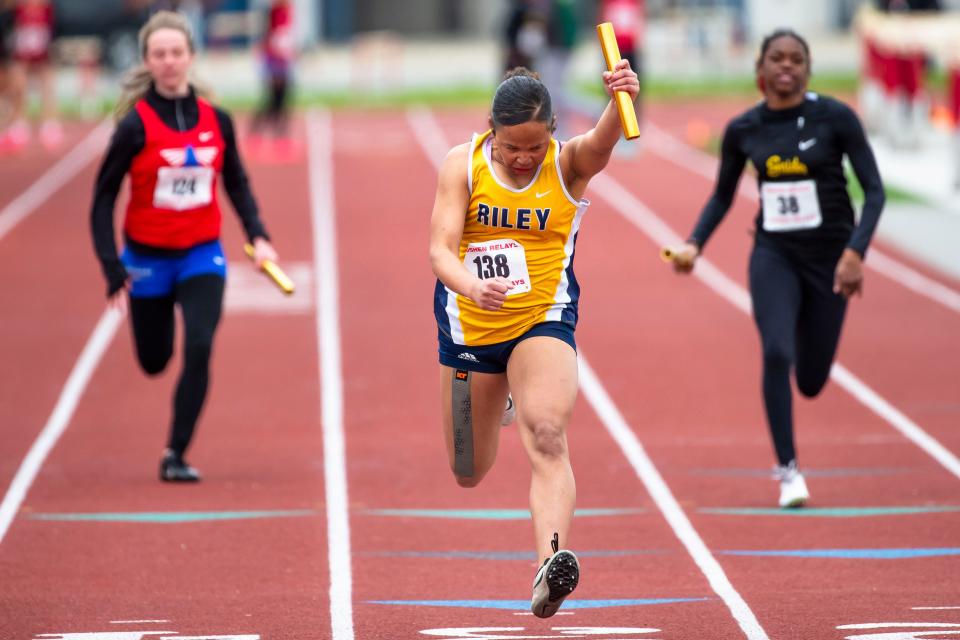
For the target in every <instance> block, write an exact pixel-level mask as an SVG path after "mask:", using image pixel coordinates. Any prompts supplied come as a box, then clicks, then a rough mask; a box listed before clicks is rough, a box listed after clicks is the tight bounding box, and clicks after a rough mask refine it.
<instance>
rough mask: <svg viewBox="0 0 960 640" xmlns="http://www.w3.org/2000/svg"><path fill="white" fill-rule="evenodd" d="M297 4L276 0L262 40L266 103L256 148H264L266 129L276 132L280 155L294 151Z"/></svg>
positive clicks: (256, 122) (256, 125)
mask: <svg viewBox="0 0 960 640" xmlns="http://www.w3.org/2000/svg"><path fill="white" fill-rule="evenodd" d="M296 52H297V46H296V36H295V34H294V31H293V7H292V6H291V4H290V0H272V2H271V3H270V9H269V13H268V15H267V21H266V29H265V30H264V34H263V40H262V43H261V55H262V57H263V76H264V95H263V105H262V106H261V107H260V110H259V111H257V113H256V114H255V115H254V117H253V125H252V128H251V132H250V144H251V146H252V147H254V148H256V147H260V146H261V144H262V143H263V142H264V140H263V139H262V138H261V135H262V134H263V132H264V130H265V129H269V131H270V133H271V134H273V143H274V148H273V151H274V152H275V153H277V154H279V155H280V156H286V155H289V154H290V153H291V152H292V151H293V146H292V140H291V139H290V137H289V113H288V112H289V102H290V75H291V70H292V67H293V62H294V59H295V58H296Z"/></svg>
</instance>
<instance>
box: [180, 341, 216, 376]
mask: <svg viewBox="0 0 960 640" xmlns="http://www.w3.org/2000/svg"><path fill="white" fill-rule="evenodd" d="M212 352H213V337H212V336H199V337H195V338H188V339H187V341H186V342H185V343H184V345H183V360H184V365H185V366H187V367H191V368H197V367H199V368H203V367H206V366H207V365H208V364H209V362H210V354H211V353H212Z"/></svg>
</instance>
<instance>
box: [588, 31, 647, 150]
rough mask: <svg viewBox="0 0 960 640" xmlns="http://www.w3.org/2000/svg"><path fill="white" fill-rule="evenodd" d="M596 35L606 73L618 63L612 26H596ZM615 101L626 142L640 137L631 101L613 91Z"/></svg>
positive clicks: (622, 92) (618, 57) (618, 92)
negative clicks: (605, 65)
mask: <svg viewBox="0 0 960 640" xmlns="http://www.w3.org/2000/svg"><path fill="white" fill-rule="evenodd" d="M597 35H598V36H599V37H600V48H601V49H603V58H604V60H606V62H607V71H613V68H614V67H615V66H616V65H617V63H618V62H620V49H619V48H618V47H617V36H616V34H615V33H614V31H613V24H612V23H610V22H604V23H602V24H598V25H597ZM613 96H614V98H615V99H616V101H617V110H618V111H619V112H620V126H621V127H622V128H623V135H624V137H625V138H626V139H627V140H633V139H634V138H639V137H640V125H639V124H637V112H636V110H635V109H634V108H633V100H632V99H631V98H630V94H629V93H627V92H626V91H614V92H613Z"/></svg>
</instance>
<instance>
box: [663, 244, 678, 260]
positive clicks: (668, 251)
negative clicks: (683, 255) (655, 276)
mask: <svg viewBox="0 0 960 640" xmlns="http://www.w3.org/2000/svg"><path fill="white" fill-rule="evenodd" d="M676 257H677V252H676V251H674V250H673V247H663V248H662V249H660V259H661V260H663V261H664V262H673V259H674V258H676Z"/></svg>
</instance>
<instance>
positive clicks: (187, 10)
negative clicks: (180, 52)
mask: <svg viewBox="0 0 960 640" xmlns="http://www.w3.org/2000/svg"><path fill="white" fill-rule="evenodd" d="M148 2H149V3H150V13H156V12H158V11H176V12H177V13H179V14H182V15H183V16H184V17H185V18H186V19H187V22H189V23H190V31H192V32H193V42H194V47H195V49H194V50H195V51H203V48H204V44H205V41H204V35H205V33H206V19H205V14H206V11H207V10H208V9H212V8H215V7H216V6H217V5H219V4H221V2H220V0H148ZM205 5H211V6H205Z"/></svg>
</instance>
